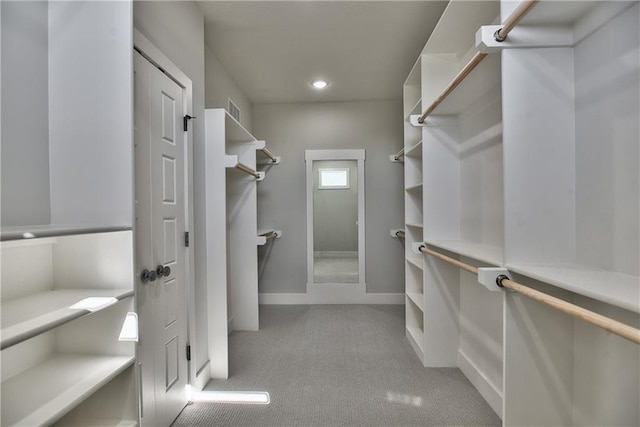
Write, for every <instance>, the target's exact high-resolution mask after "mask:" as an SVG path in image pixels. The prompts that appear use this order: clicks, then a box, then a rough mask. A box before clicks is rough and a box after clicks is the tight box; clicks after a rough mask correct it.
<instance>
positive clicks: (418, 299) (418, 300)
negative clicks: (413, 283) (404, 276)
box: [407, 292, 424, 311]
mask: <svg viewBox="0 0 640 427" xmlns="http://www.w3.org/2000/svg"><path fill="white" fill-rule="evenodd" d="M407 297H408V298H409V299H410V300H411V301H412V302H413V303H414V304H415V305H416V307H418V308H419V309H420V311H424V304H423V302H422V300H423V297H424V295H423V294H420V293H417V292H407Z"/></svg>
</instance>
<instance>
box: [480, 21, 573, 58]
mask: <svg viewBox="0 0 640 427" xmlns="http://www.w3.org/2000/svg"><path fill="white" fill-rule="evenodd" d="M500 28H501V26H500V25H485V26H482V27H480V29H479V30H478V31H477V32H476V48H477V49H478V51H479V52H482V53H487V54H492V53H499V52H501V51H502V50H504V49H523V48H539V47H569V46H572V45H573V44H574V39H573V32H572V30H571V29H570V28H567V27H542V26H540V27H538V26H526V27H525V26H523V27H518V28H517V29H516V30H514V31H513V33H512V34H511V35H510V36H509V38H508V39H505V40H504V41H497V40H496V39H495V34H496V33H497V32H498V31H500Z"/></svg>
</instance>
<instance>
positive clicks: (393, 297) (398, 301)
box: [258, 293, 404, 305]
mask: <svg viewBox="0 0 640 427" xmlns="http://www.w3.org/2000/svg"><path fill="white" fill-rule="evenodd" d="M258 301H259V303H260V304H263V305H312V304H327V302H326V301H325V300H322V299H320V298H318V297H314V296H313V295H307V294H272V293H265V294H259V295H258ZM332 304H342V303H332ZM345 304H385V305H403V304H404V294H365V295H363V296H362V298H361V299H358V300H356V301H352V300H350V301H349V302H348V303H345Z"/></svg>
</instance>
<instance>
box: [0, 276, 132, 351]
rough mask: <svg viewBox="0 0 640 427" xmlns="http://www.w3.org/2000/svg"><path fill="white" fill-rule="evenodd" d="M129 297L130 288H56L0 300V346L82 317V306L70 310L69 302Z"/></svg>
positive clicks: (5, 346)
mask: <svg viewBox="0 0 640 427" xmlns="http://www.w3.org/2000/svg"><path fill="white" fill-rule="evenodd" d="M131 296H133V289H131V288H129V289H126V288H123V289H56V290H51V291H46V292H40V293H37V294H32V295H29V296H28V297H24V298H19V299H15V300H10V301H7V302H3V303H2V340H1V341H0V343H1V345H0V346H1V348H3V349H4V348H7V347H9V346H11V345H14V344H17V343H19V342H21V341H24V340H26V339H29V338H31V337H34V336H35V335H37V334H40V333H43V332H46V331H47V330H49V329H52V328H54V327H56V326H60V325H62V324H64V323H66V322H69V321H71V320H74V319H77V318H79V317H82V316H85V315H87V314H89V313H90V312H89V311H88V310H84V309H80V310H78V309H70V308H69V307H70V306H71V305H72V304H75V303H77V302H78V301H81V300H83V299H85V298H88V297H114V298H116V299H118V300H123V299H125V298H129V297H131Z"/></svg>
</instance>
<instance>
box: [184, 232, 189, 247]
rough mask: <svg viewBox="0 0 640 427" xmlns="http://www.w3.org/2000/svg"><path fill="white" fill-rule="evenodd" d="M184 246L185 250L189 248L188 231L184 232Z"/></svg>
mask: <svg viewBox="0 0 640 427" xmlns="http://www.w3.org/2000/svg"><path fill="white" fill-rule="evenodd" d="M184 246H185V248H188V247H189V232H188V231H185V232H184Z"/></svg>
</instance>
